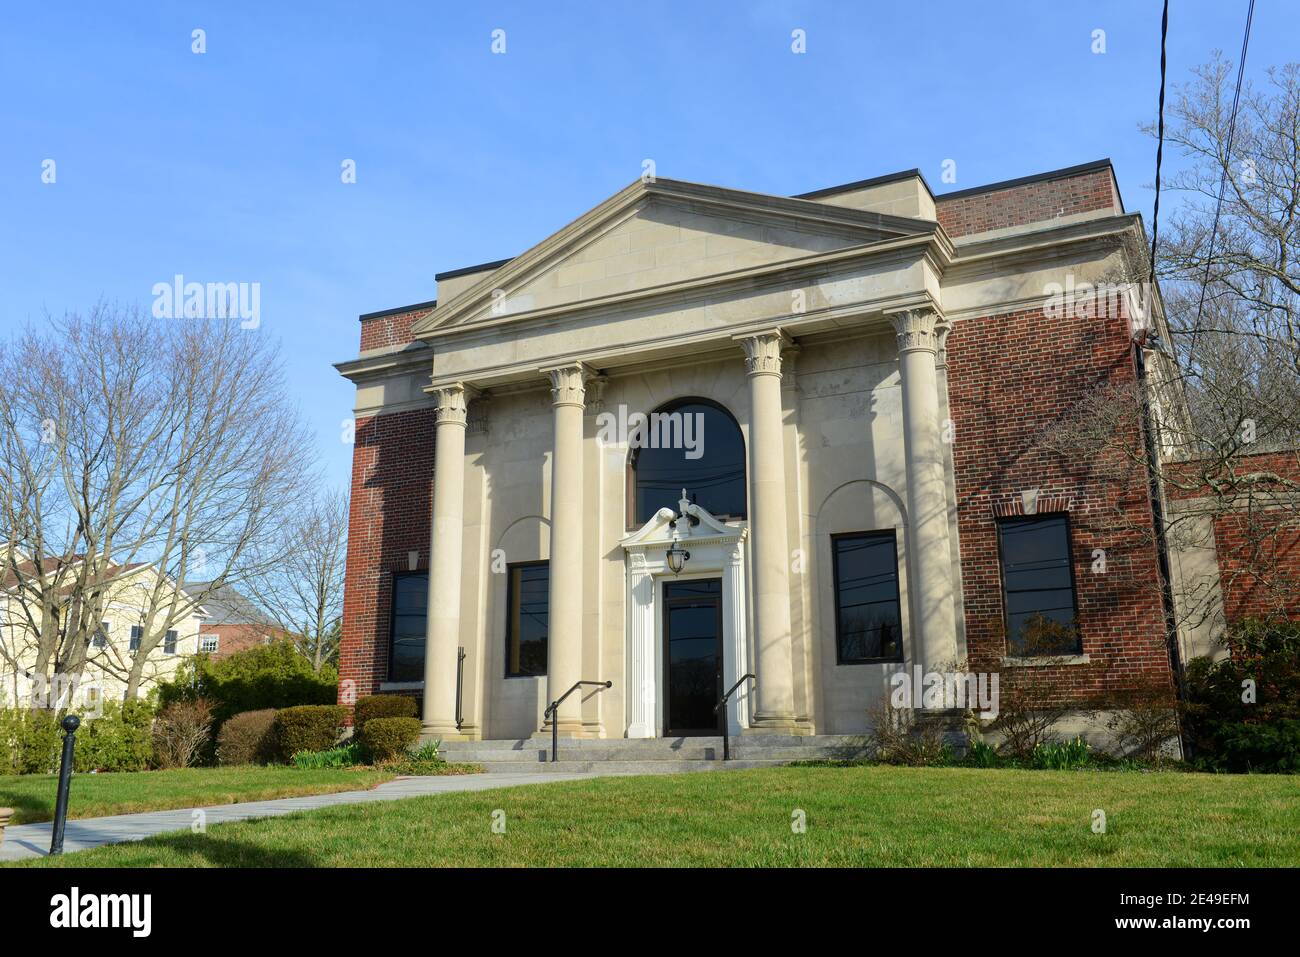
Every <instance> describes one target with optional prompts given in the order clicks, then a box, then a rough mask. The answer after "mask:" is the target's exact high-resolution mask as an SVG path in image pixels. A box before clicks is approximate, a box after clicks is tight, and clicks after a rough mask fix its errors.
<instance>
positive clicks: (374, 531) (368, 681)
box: [339, 408, 434, 701]
mask: <svg viewBox="0 0 1300 957" xmlns="http://www.w3.org/2000/svg"><path fill="white" fill-rule="evenodd" d="M433 436H434V422H433V410H432V409H431V408H430V409H415V410H410V411H406V412H392V413H389V414H386V415H379V416H372V417H370V418H364V419H359V420H358V421H357V428H356V445H355V446H354V448H353V451H352V504H351V514H350V516H349V526H348V558H347V584H346V587H345V590H344V596H343V634H342V638H341V643H340V648H339V696H340V701H342V700H343V699H344V697H345V696H346V694H347V692H348V690H349V689H350V690H352V691H353V692H354V693H355V694H356V696H357V697H360V696H361V695H366V694H372V693H373V692H374V691H376V690H378V686H379V683H380V682H381V681H383V680H384V679H385V678H386V676H387V674H388V628H389V613H390V607H391V603H392V596H393V572H394V571H406V570H407V569H409V568H410V565H409V564H408V561H409V559H408V553H410V552H417V553H418V562H417V565H416V569H417V570H422V569H427V568H428V567H429V521H430V515H431V514H432V508H433ZM349 680H350V681H351V682H352V683H353V684H352V685H351V686H349V685H348V684H347V682H348V681H349Z"/></svg>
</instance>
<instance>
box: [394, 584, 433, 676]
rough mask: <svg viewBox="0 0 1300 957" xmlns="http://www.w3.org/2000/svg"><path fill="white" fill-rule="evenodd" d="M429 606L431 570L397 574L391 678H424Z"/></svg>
mask: <svg viewBox="0 0 1300 957" xmlns="http://www.w3.org/2000/svg"><path fill="white" fill-rule="evenodd" d="M428 609H429V573H428V572H418V573H414V574H409V575H396V576H394V577H393V627H392V631H391V637H390V639H389V641H390V644H389V650H388V680H389V681H423V680H424V637H425V627H426V623H427V621H428V617H429V616H428Z"/></svg>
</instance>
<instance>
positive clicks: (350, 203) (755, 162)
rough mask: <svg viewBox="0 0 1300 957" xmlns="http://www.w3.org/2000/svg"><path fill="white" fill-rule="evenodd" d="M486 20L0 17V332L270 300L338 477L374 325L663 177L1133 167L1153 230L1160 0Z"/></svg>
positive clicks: (380, 11)
mask: <svg viewBox="0 0 1300 957" xmlns="http://www.w3.org/2000/svg"><path fill="white" fill-rule="evenodd" d="M462 6H467V5H459V4H452V3H442V2H439V3H380V2H369V3H356V2H348V3H337V2H325V0H316V2H312V3H310V4H283V5H271V4H257V3H231V2H226V3H200V2H169V3H161V2H160V3H144V2H138V3H132V4H123V5H116V4H104V3H90V2H81V3H69V4H60V5H58V6H57V7H55V6H54V5H51V4H22V5H18V4H6V5H4V6H3V7H0V294H2V295H0V334H6V335H7V334H8V333H9V332H10V331H11V330H13V329H15V328H18V327H20V326H22V325H23V324H24V323H25V322H28V321H31V322H40V321H42V317H43V316H44V314H45V312H46V311H47V310H48V311H49V312H51V313H54V314H59V313H62V312H63V311H65V310H74V309H82V308H85V307H87V306H89V305H91V304H92V303H94V302H95V301H96V300H97V299H99V298H101V297H103V298H106V299H109V300H118V301H124V302H137V303H139V304H140V305H142V306H145V307H147V306H148V305H149V303H150V302H151V301H152V294H151V289H152V287H153V285H154V283H157V282H160V281H170V280H171V277H172V276H174V275H175V274H177V273H181V274H183V275H184V276H185V277H186V279H188V280H196V281H200V282H257V283H260V285H261V317H262V324H261V328H260V329H258V330H257V331H256V332H250V334H256V335H272V336H276V337H278V338H279V339H280V340H281V341H282V342H283V345H284V348H285V354H286V357H287V365H288V372H289V375H290V378H291V382H292V385H293V390H294V393H295V395H296V397H297V399H298V401H300V402H301V404H302V407H303V411H304V414H305V415H306V416H307V418H308V420H309V422H310V424H311V425H312V427H313V428H314V429H315V430H316V432H317V434H318V437H319V445H320V450H321V455H322V458H323V461H324V464H325V467H326V474H327V476H328V478H329V480H330V481H331V482H333V483H337V484H339V485H345V484H346V482H347V479H348V474H349V471H350V467H351V448H350V447H349V446H346V445H344V444H343V443H342V442H341V440H340V435H339V433H340V428H339V423H340V420H342V419H344V418H345V417H346V416H347V415H348V413H349V410H350V408H351V400H352V388H351V386H350V384H349V383H347V382H346V381H345V380H344V379H342V378H340V377H339V376H338V375H337V373H336V372H335V371H334V369H333V368H332V367H331V364H332V363H333V362H335V361H338V360H341V359H345V358H349V357H351V356H352V355H354V354H355V353H356V350H357V339H358V334H359V327H358V323H357V316H358V314H359V313H363V312H372V311H376V310H380V309H385V308H389V307H392V306H398V305H404V304H407V303H413V302H420V301H423V300H426V299H431V298H433V297H434V294H435V284H434V279H433V277H434V274H435V273H437V272H441V271H444V270H448V269H454V268H456V267H459V266H465V265H470V264H474V263H479V262H484V261H487V260H493V259H501V258H505V257H507V256H511V255H514V254H517V253H519V252H521V251H522V250H524V249H526V248H528V247H529V246H531V245H533V244H534V243H536V242H538V241H540V240H541V239H543V238H545V237H546V236H547V235H548V234H549V233H551V232H553V231H554V230H556V229H558V228H559V227H561V226H563V225H564V224H565V223H567V222H569V221H570V220H572V219H573V218H575V217H576V216H578V215H580V214H581V213H583V212H584V211H586V210H587V209H589V208H590V207H591V206H593V205H595V204H596V203H598V202H600V201H601V200H602V199H604V198H605V197H607V196H608V195H610V194H611V193H613V192H615V191H617V190H618V189H620V188H621V187H623V186H625V185H627V183H629V182H631V181H632V180H634V179H636V178H637V177H638V176H639V175H640V172H641V164H642V161H643V160H644V159H647V158H649V159H653V160H654V161H655V164H656V167H657V172H658V174H659V175H660V176H666V177H672V178H677V179H686V180H694V181H697V182H705V183H716V184H719V185H724V186H730V187H736V188H740V189H752V190H756V191H760V192H767V193H776V194H791V193H799V192H805V191H808V190H813V189H817V188H820V187H823V186H830V185H835V184H838V183H843V182H848V181H852V180H856V179H863V178H866V177H869V176H876V175H879V174H883V173H889V172H893V171H896V170H900V169H909V168H911V167H920V168H921V170H922V171H923V172H924V173H925V175H926V177H927V179H928V180H929V181H930V183H931V186H932V187H933V188H934V189H935V190H936V191H939V192H942V191H945V190H950V189H960V188H965V187H969V186H978V185H981V184H983V183H988V182H993V181H996V180H1001V179H1009V178H1013V177H1018V176H1023V175H1027V174H1031V173H1035V172H1040V171H1044V170H1050V169H1056V168H1059V167H1063V166H1071V165H1074V164H1077V163H1082V162H1087V161H1090V160H1094V159H1099V158H1101V157H1105V156H1109V157H1111V158H1112V159H1113V160H1114V162H1115V166H1116V170H1117V172H1118V175H1119V181H1120V188H1121V190H1122V192H1123V195H1124V200H1125V203H1126V205H1127V206H1128V208H1129V209H1130V210H1140V211H1142V212H1143V213H1144V214H1145V215H1147V216H1148V218H1149V216H1150V207H1151V198H1152V193H1151V190H1150V188H1149V184H1150V183H1151V180H1152V175H1153V166H1154V144H1153V143H1152V142H1151V141H1150V140H1149V139H1148V138H1146V137H1145V136H1143V135H1142V134H1141V133H1140V132H1139V131H1138V124H1139V123H1140V122H1141V121H1143V120H1145V119H1149V118H1151V117H1152V116H1153V115H1154V110H1155V97H1156V86H1157V81H1158V62H1159V61H1158V45H1159V28H1160V6H1159V4H1158V3H1156V2H1154V0H1153V2H1134V0H1126V2H1114V3H1058V2H1050V3H1049V2H1038V3H1023V4H1016V3H988V4H983V3H969V2H963V3H923V2H916V0H913V2H909V3H890V4H884V3H865V2H852V3H849V2H843V3H782V2H776V0H768V2H759V3H752V4H746V3H738V2H736V3H722V2H710V0H695V2H690V3H637V4H633V3H614V2H602V3H596V2H592V3H586V4H582V3H544V4H543V3H535V2H534V3H519V4H507V3H483V4H477V5H474V7H473V8H472V9H461V7H462ZM1245 11H1246V2H1245V0H1239V2H1238V0H1232V2H1213V3H1211V2H1205V3H1199V2H1190V0H1176V2H1175V3H1173V11H1172V13H1171V24H1170V42H1169V75H1170V78H1171V81H1177V82H1182V81H1183V80H1184V79H1185V78H1186V77H1187V75H1188V70H1189V69H1190V67H1192V66H1193V65H1194V64H1197V63H1201V62H1204V61H1205V60H1206V59H1208V58H1209V56H1210V53H1211V51H1212V50H1213V49H1215V48H1216V47H1217V48H1221V49H1223V50H1224V51H1225V52H1226V53H1227V54H1228V56H1230V57H1235V56H1236V53H1237V50H1238V48H1239V46H1240V43H1241V32H1242V28H1243V26H1244V22H1245ZM196 28H201V29H203V30H204V31H206V43H207V50H206V52H205V53H203V54H201V55H199V54H195V53H193V52H192V51H191V43H192V40H191V31H193V30H194V29H196ZM496 29H501V30H504V31H505V38H506V52H505V54H503V55H502V54H493V53H492V51H491V43H492V31H493V30H496ZM794 29H802V30H804V31H806V37H807V52H806V53H804V54H799V55H796V54H794V53H792V52H791V31H792V30H794ZM1096 29H1102V30H1105V32H1106V52H1105V53H1104V54H1101V55H1098V54H1094V53H1092V52H1091V49H1090V47H1091V44H1092V39H1091V34H1092V31H1093V30H1096ZM1297 36H1300V4H1292V3H1289V2H1283V0H1260V2H1259V3H1258V5H1257V8H1256V11H1255V23H1254V29H1253V32H1252V38H1251V47H1250V55H1249V59H1248V68H1247V74H1248V76H1252V77H1258V76H1259V75H1260V74H1261V72H1262V70H1263V68H1264V67H1266V66H1268V65H1278V64H1281V63H1283V62H1285V61H1286V60H1287V59H1288V58H1291V59H1296V58H1297V54H1296V47H1295V40H1294V38H1295V37H1297ZM46 159H54V160H55V162H56V164H57V166H56V171H57V181H56V182H55V183H54V184H52V185H51V184H44V183H42V182H41V171H42V163H43V161H44V160H46ZM348 159H351V160H354V161H355V163H356V169H357V182H356V183H355V184H353V185H345V184H343V183H342V182H341V181H340V168H341V164H342V163H343V161H344V160H348ZM946 159H952V160H954V161H955V162H956V164H957V166H956V172H957V181H956V183H955V184H950V185H949V184H944V183H942V182H941V166H942V164H943V162H944V160H946ZM1166 161H1167V162H1171V163H1176V161H1177V160H1176V157H1169V155H1168V154H1166Z"/></svg>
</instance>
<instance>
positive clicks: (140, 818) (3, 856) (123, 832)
mask: <svg viewBox="0 0 1300 957" xmlns="http://www.w3.org/2000/svg"><path fill="white" fill-rule="evenodd" d="M593 777H596V775H594V774H581V773H572V774H548V775H545V776H542V775H538V774H456V775H441V776H436V777H419V778H397V779H396V780H394V781H388V782H386V783H384V784H381V785H379V786H378V787H375V788H372V789H371V790H369V791H339V792H337V793H335V794H314V795H310V796H308V797H295V798H280V799H277V800H274V801H249V802H246V803H244V804H218V805H214V806H211V807H204V808H201V809H200V810H202V811H203V813H204V816H205V818H206V823H207V824H208V825H212V824H221V823H224V822H226V821H246V820H248V819H249V818H255V817H276V816H278V815H281V814H292V813H294V812H295V811H311V810H314V809H316V808H321V807H334V806H335V805H339V804H364V803H366V802H368V801H399V800H401V799H402V798H409V797H422V796H423V795H426V794H448V793H451V792H454V791H487V790H491V789H494V788H508V787H513V786H515V785H518V784H542V783H547V782H550V781H580V780H583V779H586V778H593ZM195 810H196V809H195V808H180V809H178V810H174V811H146V812H144V813H142V814H117V815H113V816H112V817H87V818H81V819H80V820H73V821H68V824H67V827H66V828H65V829H64V832H63V850H64V852H65V853H68V852H71V851H84V850H86V849H87V848H91V847H99V846H100V845H101V844H118V843H121V842H122V841H139V840H143V839H144V838H146V837H152V836H153V835H155V834H163V833H166V832H167V831H188V830H189V829H190V828H191V826H192V825H193V822H194V811H195ZM51 828H52V825H51V824H50V822H49V821H46V822H44V823H42V824H19V825H17V826H11V827H8V828H6V829H5V835H4V844H3V845H0V861H21V860H26V859H28V858H33V857H44V856H45V855H46V854H48V853H49V850H50V831H51Z"/></svg>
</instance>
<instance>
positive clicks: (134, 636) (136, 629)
mask: <svg viewBox="0 0 1300 957" xmlns="http://www.w3.org/2000/svg"><path fill="white" fill-rule="evenodd" d="M143 637H144V626H142V625H132V626H131V650H132V651H139V650H140V639H141V638H143Z"/></svg>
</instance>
